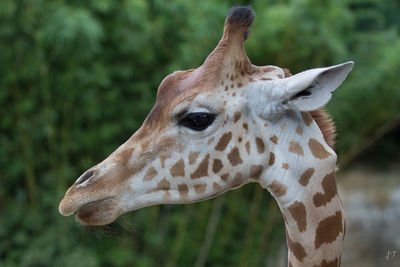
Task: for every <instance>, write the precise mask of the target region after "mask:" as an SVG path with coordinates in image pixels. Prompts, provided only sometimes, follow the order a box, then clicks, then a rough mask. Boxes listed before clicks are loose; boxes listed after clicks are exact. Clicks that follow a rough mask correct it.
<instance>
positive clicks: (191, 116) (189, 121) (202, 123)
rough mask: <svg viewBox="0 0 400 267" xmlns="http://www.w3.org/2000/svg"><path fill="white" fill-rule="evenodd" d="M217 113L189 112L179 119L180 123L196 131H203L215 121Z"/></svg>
mask: <svg viewBox="0 0 400 267" xmlns="http://www.w3.org/2000/svg"><path fill="white" fill-rule="evenodd" d="M214 119H215V114H212V113H206V112H194V113H188V114H186V115H185V117H183V118H182V119H181V120H180V121H179V125H181V126H184V127H187V128H190V129H192V130H194V131H203V130H205V129H206V128H207V127H208V126H210V125H211V123H213V121H214Z"/></svg>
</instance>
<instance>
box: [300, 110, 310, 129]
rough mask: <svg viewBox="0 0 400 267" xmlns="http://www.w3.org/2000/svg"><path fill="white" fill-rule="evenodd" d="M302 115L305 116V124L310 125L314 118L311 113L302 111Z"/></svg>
mask: <svg viewBox="0 0 400 267" xmlns="http://www.w3.org/2000/svg"><path fill="white" fill-rule="evenodd" d="M301 117H302V118H303V121H304V124H305V125H307V126H310V124H311V123H312V121H313V119H312V117H311V115H310V113H308V112H302V113H301Z"/></svg>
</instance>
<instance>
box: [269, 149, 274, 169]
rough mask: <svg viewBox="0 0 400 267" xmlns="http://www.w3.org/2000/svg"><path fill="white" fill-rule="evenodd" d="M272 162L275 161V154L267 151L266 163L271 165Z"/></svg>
mask: <svg viewBox="0 0 400 267" xmlns="http://www.w3.org/2000/svg"><path fill="white" fill-rule="evenodd" d="M274 163H275V154H274V153H272V152H270V153H269V161H268V165H269V166H272V165H274Z"/></svg>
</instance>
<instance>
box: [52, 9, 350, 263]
mask: <svg viewBox="0 0 400 267" xmlns="http://www.w3.org/2000/svg"><path fill="white" fill-rule="evenodd" d="M253 18H254V12H253V10H252V8H251V7H242V6H238V7H233V8H232V9H231V10H230V11H229V13H228V15H227V18H226V20H225V26H224V31H223V36H222V39H221V40H220V42H219V43H218V45H217V47H216V48H215V49H214V50H213V51H212V52H211V54H210V55H209V56H208V57H207V59H206V60H205V62H204V63H203V65H201V66H200V67H198V68H197V69H193V70H188V71H176V72H174V73H172V74H170V75H168V76H167V77H166V78H165V79H164V80H163V81H162V83H161V85H160V87H159V89H158V92H157V99H156V103H155V105H154V107H153V109H152V110H151V112H150V114H149V115H148V117H147V118H146V120H145V121H144V123H143V125H142V126H141V127H140V129H139V130H138V131H137V132H136V133H135V134H134V135H133V136H132V137H130V138H129V139H128V140H127V141H126V142H125V143H124V144H123V145H121V146H120V147H119V148H118V149H117V150H116V151H114V152H113V153H112V154H111V155H110V156H109V157H107V158H106V159H105V160H104V161H103V162H101V163H99V164H97V165H95V166H93V167H92V168H90V169H89V170H88V171H87V172H85V173H84V174H83V175H82V176H81V177H80V178H78V180H77V181H76V182H75V183H74V184H73V185H72V186H71V187H70V188H69V189H68V191H67V192H66V194H65V197H64V198H63V200H62V201H61V203H60V206H59V210H60V213H61V214H63V215H71V214H74V213H75V214H76V218H77V220H78V221H79V222H81V223H82V224H86V225H104V224H109V223H111V222H113V221H114V220H115V219H116V218H117V217H118V216H120V215H121V214H123V213H126V212H129V211H132V210H135V209H139V208H143V207H146V206H150V205H155V204H183V203H191V202H196V201H202V200H205V199H209V198H212V197H215V196H217V195H220V194H222V193H224V192H226V191H228V190H231V189H234V188H237V187H240V186H242V185H244V184H246V183H249V182H257V183H259V184H260V185H261V186H262V187H263V188H266V189H267V190H268V191H269V192H270V193H271V194H272V195H273V196H274V198H275V199H276V200H277V202H278V205H279V207H280V209H281V211H282V214H283V217H284V219H285V225H286V230H287V244H288V247H289V266H338V265H339V264H340V253H341V242H342V239H343V236H344V227H345V226H344V217H343V210H342V205H341V202H340V199H339V196H338V193H337V188H336V182H335V167H336V154H335V152H334V151H333V149H332V147H331V146H332V144H333V141H334V135H335V132H334V125H333V123H332V121H331V120H330V118H329V116H328V115H326V113H324V112H323V111H322V110H320V108H321V107H323V106H324V105H325V104H326V103H327V102H328V101H329V99H330V98H331V96H332V92H333V91H334V90H335V89H336V88H337V87H338V86H339V85H340V84H341V83H342V82H343V81H344V79H345V78H346V76H347V74H348V73H349V72H350V71H351V69H352V67H353V62H347V63H343V64H339V65H335V66H331V67H326V68H318V69H311V70H307V71H304V72H301V73H299V74H296V75H293V76H291V75H290V73H289V72H288V70H286V69H283V68H280V67H276V66H270V65H268V66H255V65H252V64H251V63H250V60H249V59H248V57H247V56H246V53H245V50H244V42H245V40H246V39H247V37H248V31H249V28H250V26H251V24H252V22H253Z"/></svg>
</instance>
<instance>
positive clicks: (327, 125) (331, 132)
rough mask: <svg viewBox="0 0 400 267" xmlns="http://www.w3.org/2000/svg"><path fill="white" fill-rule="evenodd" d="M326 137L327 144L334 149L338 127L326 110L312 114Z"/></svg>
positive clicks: (318, 110) (319, 110) (315, 111)
mask: <svg viewBox="0 0 400 267" xmlns="http://www.w3.org/2000/svg"><path fill="white" fill-rule="evenodd" d="M310 115H311V116H312V117H313V119H314V120H315V122H316V123H317V125H318V127H319V129H320V130H321V132H322V135H323V136H324V139H325V142H326V143H327V144H328V145H329V146H330V147H331V148H333V147H334V145H335V139H336V127H335V123H334V122H333V120H332V117H331V116H330V115H329V114H328V113H327V112H326V111H325V110H324V109H317V110H314V111H311V112H310Z"/></svg>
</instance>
